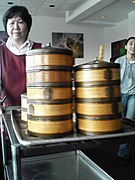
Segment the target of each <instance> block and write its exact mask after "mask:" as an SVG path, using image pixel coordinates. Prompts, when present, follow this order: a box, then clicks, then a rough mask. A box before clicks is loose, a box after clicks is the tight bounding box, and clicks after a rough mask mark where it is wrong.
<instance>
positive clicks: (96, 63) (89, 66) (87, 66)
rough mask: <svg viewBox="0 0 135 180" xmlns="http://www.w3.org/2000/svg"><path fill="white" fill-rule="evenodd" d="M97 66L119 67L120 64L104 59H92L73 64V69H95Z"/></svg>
mask: <svg viewBox="0 0 135 180" xmlns="http://www.w3.org/2000/svg"><path fill="white" fill-rule="evenodd" d="M97 68H99V69H100V68H120V64H118V63H113V62H106V61H99V60H94V61H91V62H89V63H85V64H81V65H78V66H74V70H80V69H97Z"/></svg>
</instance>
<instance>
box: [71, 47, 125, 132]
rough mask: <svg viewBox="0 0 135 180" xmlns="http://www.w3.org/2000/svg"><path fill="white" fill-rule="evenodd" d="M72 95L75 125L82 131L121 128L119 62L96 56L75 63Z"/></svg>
mask: <svg viewBox="0 0 135 180" xmlns="http://www.w3.org/2000/svg"><path fill="white" fill-rule="evenodd" d="M74 70H75V89H76V92H75V98H76V100H75V101H76V117H77V128H78V130H79V131H80V132H82V133H85V134H92V133H110V132H117V131H121V130H122V129H123V118H122V106H121V93H120V65H119V64H114V63H108V62H105V61H103V46H101V47H100V58H99V60H94V61H91V62H90V63H86V64H83V65H79V66H76V67H75V68H74Z"/></svg>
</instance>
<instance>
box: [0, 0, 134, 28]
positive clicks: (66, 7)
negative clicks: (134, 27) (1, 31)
mask: <svg viewBox="0 0 135 180" xmlns="http://www.w3.org/2000/svg"><path fill="white" fill-rule="evenodd" d="M132 1H133V0H0V14H2V15H3V13H4V12H5V11H6V10H7V9H8V8H9V7H11V6H13V5H22V6H25V7H27V8H28V10H29V12H30V14H31V15H32V16H49V17H64V18H65V22H66V23H83V24H89V25H98V26H114V25H116V24H117V23H119V22H121V21H124V20H126V19H128V14H129V13H130V12H132V11H135V3H132ZM8 3H13V4H8ZM50 5H55V7H50ZM101 16H105V18H101Z"/></svg>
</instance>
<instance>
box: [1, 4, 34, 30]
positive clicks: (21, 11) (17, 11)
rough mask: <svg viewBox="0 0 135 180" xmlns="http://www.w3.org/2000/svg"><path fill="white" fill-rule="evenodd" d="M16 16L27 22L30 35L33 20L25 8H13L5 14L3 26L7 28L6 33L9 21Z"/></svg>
mask: <svg viewBox="0 0 135 180" xmlns="http://www.w3.org/2000/svg"><path fill="white" fill-rule="evenodd" d="M16 15H18V16H20V17H21V18H22V20H23V21H25V22H26V24H27V28H28V33H29V32H30V28H31V25H32V18H31V15H30V14H29V12H28V10H27V9H26V8H25V7H24V6H12V7H11V8H9V9H8V10H7V11H6V12H5V13H4V15H3V18H2V20H3V25H4V27H5V30H6V32H7V21H8V19H11V18H13V17H14V16H16Z"/></svg>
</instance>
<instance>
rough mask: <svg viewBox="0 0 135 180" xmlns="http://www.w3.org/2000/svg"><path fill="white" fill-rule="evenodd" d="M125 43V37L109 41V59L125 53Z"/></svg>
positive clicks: (113, 59)
mask: <svg viewBox="0 0 135 180" xmlns="http://www.w3.org/2000/svg"><path fill="white" fill-rule="evenodd" d="M125 43H126V39H122V40H119V41H115V42H112V43H111V61H115V60H116V59H117V58H118V57H120V56H123V55H125V54H126V49H125Z"/></svg>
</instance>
